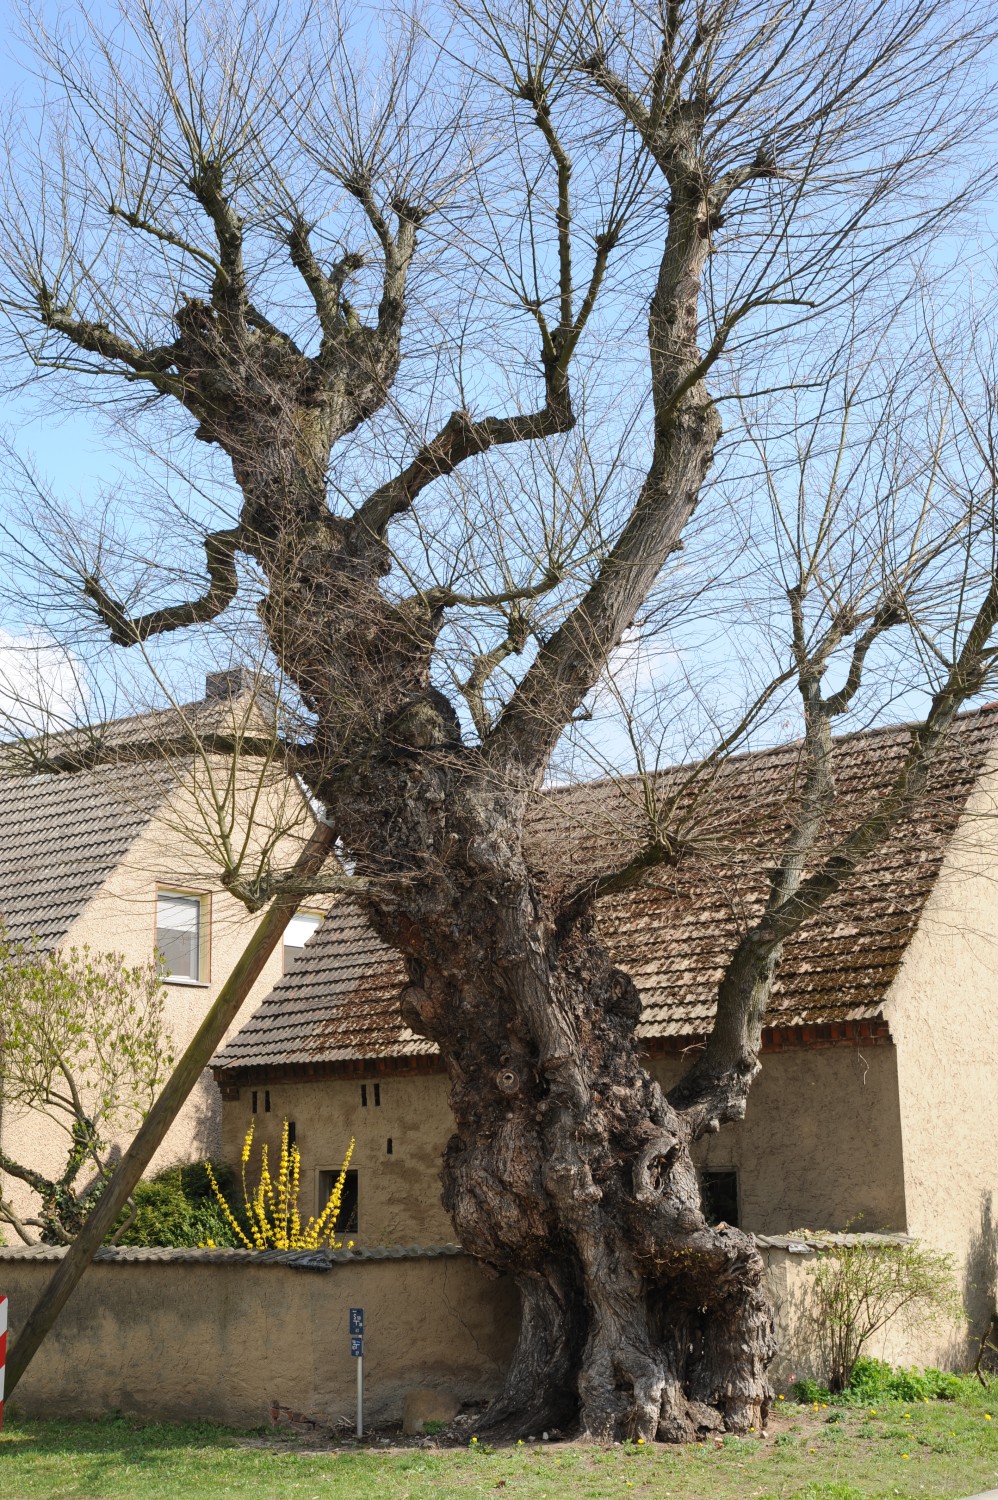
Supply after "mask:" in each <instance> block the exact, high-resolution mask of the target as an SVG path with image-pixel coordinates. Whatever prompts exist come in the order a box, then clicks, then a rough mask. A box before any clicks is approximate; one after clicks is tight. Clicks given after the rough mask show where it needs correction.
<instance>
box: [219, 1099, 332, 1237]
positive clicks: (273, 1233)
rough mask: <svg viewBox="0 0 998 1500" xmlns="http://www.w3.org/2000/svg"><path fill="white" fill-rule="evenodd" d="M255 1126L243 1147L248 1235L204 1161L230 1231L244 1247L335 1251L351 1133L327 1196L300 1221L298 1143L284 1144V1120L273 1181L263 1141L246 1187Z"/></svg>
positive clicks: (244, 1197) (244, 1195)
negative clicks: (256, 1172)
mask: <svg viewBox="0 0 998 1500" xmlns="http://www.w3.org/2000/svg"><path fill="white" fill-rule="evenodd" d="M255 1130H256V1121H255V1120H254V1121H253V1122H252V1124H251V1125H250V1128H249V1130H247V1132H246V1139H245V1140H244V1141H243V1150H242V1184H243V1207H244V1208H245V1211H246V1220H247V1223H248V1224H249V1231H250V1236H251V1238H248V1237H247V1235H246V1232H245V1230H244V1229H243V1227H242V1225H241V1224H240V1223H239V1220H238V1219H237V1218H236V1216H235V1214H234V1213H233V1212H232V1209H231V1208H230V1206H229V1204H228V1203H227V1202H226V1201H225V1198H224V1197H223V1196H222V1191H221V1189H220V1188H219V1186H218V1183H217V1181H216V1180H215V1174H214V1172H213V1171H212V1167H211V1162H208V1161H206V1162H205V1164H204V1165H205V1171H206V1172H207V1173H208V1180H209V1182H210V1183H211V1186H212V1191H213V1192H214V1194H215V1197H216V1198H217V1199H218V1202H219V1205H220V1207H221V1210H222V1212H223V1214H224V1215H225V1217H226V1219H227V1221H228V1223H229V1224H230V1225H231V1227H232V1229H233V1231H234V1232H235V1233H236V1234H237V1235H238V1236H239V1238H240V1240H242V1242H243V1244H244V1245H245V1246H246V1248H247V1250H318V1249H319V1248H320V1246H323V1245H325V1246H328V1248H329V1249H330V1250H339V1249H340V1248H341V1247H342V1244H343V1241H342V1240H338V1239H336V1221H337V1219H338V1218H339V1213H340V1206H341V1204H342V1202H343V1188H344V1186H345V1184H346V1180H347V1168H348V1167H349V1165H350V1158H351V1157H352V1156H353V1148H354V1140H353V1138H352V1137H351V1140H350V1145H349V1146H348V1147H347V1154H346V1156H345V1157H344V1158H343V1165H342V1167H341V1168H340V1171H339V1176H338V1177H337V1179H336V1183H335V1185H334V1187H333V1191H332V1192H331V1193H330V1195H329V1201H328V1203H327V1204H326V1206H325V1207H324V1208H323V1210H322V1212H321V1213H320V1214H317V1215H316V1216H315V1217H314V1218H310V1219H309V1220H308V1221H307V1223H305V1224H303V1223H302V1221H301V1215H300V1213H299V1209H298V1190H299V1185H300V1181H301V1153H300V1152H299V1150H298V1147H297V1146H290V1145H289V1144H288V1122H287V1120H285V1121H284V1125H283V1128H282V1130H281V1158H280V1163H279V1165H278V1169H277V1180H276V1182H275V1180H274V1179H273V1178H272V1177H271V1175H270V1165H269V1162H268V1159H267V1146H266V1143H264V1144H263V1145H262V1146H261V1148H260V1180H259V1182H258V1183H257V1185H256V1187H255V1188H253V1189H252V1191H251V1190H250V1186H249V1183H248V1182H247V1180H246V1169H247V1167H248V1166H249V1159H250V1153H251V1152H252V1150H253V1134H254V1131H255ZM203 1248H205V1249H214V1248H215V1247H214V1244H213V1242H212V1241H211V1240H208V1241H207V1242H206V1244H205V1246H204V1247H203ZM347 1248H348V1249H349V1250H352V1249H353V1240H350V1241H348V1244H347Z"/></svg>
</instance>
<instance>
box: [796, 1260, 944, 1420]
mask: <svg viewBox="0 0 998 1500" xmlns="http://www.w3.org/2000/svg"><path fill="white" fill-rule="evenodd" d="M808 1312H809V1314H810V1322H811V1325H812V1327H813V1330H814V1334H815V1340H816V1343H817V1347H818V1349H819V1351H820V1354H821V1358H822V1364H823V1366H824V1371H825V1373H826V1375H827V1379H828V1384H829V1388H830V1389H831V1390H832V1391H842V1390H845V1389H846V1387H847V1386H848V1385H849V1383H850V1380H851V1378H852V1374H853V1370H854V1369H855V1367H856V1362H857V1360H858V1359H859V1358H860V1355H861V1354H862V1353H863V1351H864V1349H865V1348H866V1347H867V1346H868V1344H869V1341H870V1339H871V1338H872V1337H873V1335H874V1334H875V1333H879V1332H880V1330H881V1329H882V1328H884V1327H885V1326H886V1325H887V1324H888V1323H889V1322H891V1321H892V1320H896V1321H897V1322H899V1323H900V1324H901V1325H902V1326H903V1327H906V1328H907V1327H911V1326H912V1325H914V1324H915V1323H918V1324H920V1325H923V1326H924V1325H926V1324H930V1325H936V1324H939V1323H941V1322H947V1321H958V1320H960V1319H961V1318H963V1316H964V1311H963V1304H962V1302H961V1300H960V1291H959V1288H958V1286H957V1283H956V1277H955V1275H954V1272H953V1257H952V1256H951V1255H946V1254H944V1253H943V1252H942V1251H939V1250H930V1249H927V1248H926V1247H925V1246H924V1245H920V1244H918V1243H917V1242H915V1241H911V1242H909V1243H907V1244H906V1243H904V1242H903V1241H898V1240H893V1239H888V1238H886V1237H885V1238H883V1239H880V1238H878V1237H876V1236H872V1235H871V1236H866V1235H862V1236H860V1235H857V1236H856V1238H855V1240H854V1241H853V1242H852V1243H848V1242H847V1243H842V1242H837V1243H835V1244H831V1243H830V1244H829V1246H828V1249H827V1250H822V1251H821V1253H820V1254H819V1256H818V1259H817V1262H816V1263H815V1264H814V1265H813V1266H812V1267H811V1274H810V1285H809V1287H808Z"/></svg>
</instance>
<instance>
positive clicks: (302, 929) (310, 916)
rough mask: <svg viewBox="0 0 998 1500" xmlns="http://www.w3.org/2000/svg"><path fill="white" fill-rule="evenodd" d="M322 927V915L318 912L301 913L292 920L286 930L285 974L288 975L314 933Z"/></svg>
mask: <svg viewBox="0 0 998 1500" xmlns="http://www.w3.org/2000/svg"><path fill="white" fill-rule="evenodd" d="M321 926H322V914H321V912H317V911H300V912H298V913H297V914H296V915H295V916H293V917H292V918H291V921H290V922H289V923H288V925H287V927H285V929H284V972H285V974H287V972H288V971H289V969H290V968H291V967H292V965H293V964H294V961H295V959H296V958H297V957H298V955H299V953H301V951H302V949H303V948H304V946H305V944H306V943H307V942H308V940H309V938H310V937H311V936H312V934H313V933H314V932H317V931H318V930H319V928H320V927H321Z"/></svg>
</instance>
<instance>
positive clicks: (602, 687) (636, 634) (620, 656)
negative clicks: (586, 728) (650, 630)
mask: <svg viewBox="0 0 998 1500" xmlns="http://www.w3.org/2000/svg"><path fill="white" fill-rule="evenodd" d="M680 660H681V653H680V652H679V651H677V650H676V648H675V646H670V645H669V643H668V642H667V641H666V640H665V639H664V638H663V637H662V636H659V635H653V636H651V637H647V636H642V635H641V633H640V631H638V630H635V629H631V630H628V631H627V632H626V633H625V635H624V638H623V640H622V641H621V643H620V645H619V646H618V647H617V649H616V650H615V651H614V652H612V653H611V655H610V658H609V660H608V662H607V664H606V669H605V670H604V672H603V674H602V677H601V679H600V682H599V684H598V686H597V687H596V689H595V692H594V694H593V707H594V708H597V709H600V710H603V711H605V710H607V709H611V710H612V709H614V708H619V707H620V705H621V704H624V705H627V706H628V707H630V706H633V705H634V704H636V703H637V702H638V701H639V700H640V699H642V698H644V697H645V695H646V694H648V693H649V692H652V691H654V690H655V689H656V688H657V687H659V686H660V685H661V684H662V681H663V679H664V678H666V677H667V676H668V675H669V673H670V669H671V668H674V667H675V666H676V665H677V663H678V662H679V661H680Z"/></svg>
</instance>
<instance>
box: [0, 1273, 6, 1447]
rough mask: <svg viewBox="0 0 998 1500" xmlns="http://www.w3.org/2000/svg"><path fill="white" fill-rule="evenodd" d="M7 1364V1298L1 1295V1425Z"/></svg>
mask: <svg viewBox="0 0 998 1500" xmlns="http://www.w3.org/2000/svg"><path fill="white" fill-rule="evenodd" d="M6 1365H7V1298H6V1297H0V1427H2V1426H3V1372H4V1370H5V1368H6Z"/></svg>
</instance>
